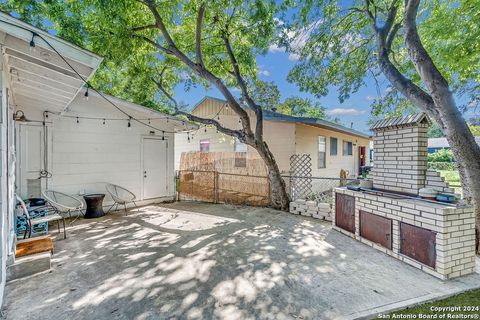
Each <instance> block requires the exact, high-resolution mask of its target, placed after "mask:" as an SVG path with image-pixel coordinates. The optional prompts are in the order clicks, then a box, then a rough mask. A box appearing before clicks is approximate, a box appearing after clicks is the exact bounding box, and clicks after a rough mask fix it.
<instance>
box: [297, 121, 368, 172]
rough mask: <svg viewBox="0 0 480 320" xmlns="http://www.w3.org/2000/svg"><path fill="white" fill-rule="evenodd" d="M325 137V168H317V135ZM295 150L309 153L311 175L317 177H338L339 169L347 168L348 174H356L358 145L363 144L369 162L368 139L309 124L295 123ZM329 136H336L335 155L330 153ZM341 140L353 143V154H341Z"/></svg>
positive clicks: (298, 152) (299, 152)
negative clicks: (310, 157)
mask: <svg viewBox="0 0 480 320" xmlns="http://www.w3.org/2000/svg"><path fill="white" fill-rule="evenodd" d="M319 136H325V137H326V160H325V164H326V166H325V168H322V169H319V168H318V137H319ZM295 137H296V140H295V141H296V150H295V152H296V153H297V154H301V153H309V154H310V155H311V156H312V175H313V176H319V177H332V178H334V177H335V178H338V177H339V176H340V170H341V169H345V170H348V171H349V173H350V176H356V175H357V173H358V172H357V171H358V165H359V161H360V157H359V147H360V146H364V147H365V152H366V165H368V164H369V152H370V140H369V139H366V138H363V137H359V136H354V135H349V134H345V133H340V132H336V131H333V130H328V129H324V128H318V127H314V126H310V125H304V124H297V125H296V135H295ZM330 137H333V138H337V155H336V156H335V155H330ZM343 141H350V142H352V143H353V155H351V156H348V155H343Z"/></svg>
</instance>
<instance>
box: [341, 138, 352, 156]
mask: <svg viewBox="0 0 480 320" xmlns="http://www.w3.org/2000/svg"><path fill="white" fill-rule="evenodd" d="M343 155H344V156H351V155H353V144H352V143H351V142H350V141H343Z"/></svg>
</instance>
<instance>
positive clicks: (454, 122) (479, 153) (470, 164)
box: [404, 0, 480, 252]
mask: <svg viewBox="0 0 480 320" xmlns="http://www.w3.org/2000/svg"><path fill="white" fill-rule="evenodd" d="M419 3H420V1H419V0H408V1H406V2H405V13H404V29H405V44H406V46H407V49H408V53H409V56H410V59H411V61H412V62H413V65H414V66H415V69H416V70H417V72H418V74H419V76H420V78H421V79H422V81H423V82H424V84H425V86H426V88H427V89H428V92H429V94H430V97H431V99H432V101H433V103H434V105H435V108H434V109H433V110H432V109H431V108H427V109H426V110H425V111H426V112H427V114H428V115H429V116H430V117H432V118H433V119H435V120H436V121H437V122H438V124H439V125H440V126H441V127H442V129H443V133H444V134H445V136H446V138H447V141H448V143H449V145H450V148H451V150H452V152H453V155H454V157H455V161H456V162H457V163H458V166H459V171H460V172H461V174H462V176H464V177H463V178H464V179H465V178H466V181H464V183H465V182H466V184H468V188H467V190H468V192H469V196H470V197H471V201H472V202H473V205H474V207H475V213H476V215H475V226H476V234H477V237H476V243H477V246H476V247H477V248H476V249H477V252H478V241H479V238H478V236H479V232H480V146H479V145H478V144H477V143H476V142H475V138H474V136H473V134H472V132H471V131H470V129H469V128H468V125H467V123H466V121H465V119H464V118H463V117H462V114H461V113H460V111H459V110H458V108H457V106H456V104H455V99H454V98H453V94H452V92H451V91H450V87H449V84H448V82H447V80H446V79H445V78H444V77H443V75H442V74H441V73H440V71H439V70H438V68H437V67H436V65H435V63H434V62H433V60H432V59H431V57H430V55H429V54H428V52H427V51H426V50H425V48H424V47H423V44H422V42H421V40H420V36H419V34H418V31H417V26H416V17H417V10H418V6H419ZM468 200H470V199H467V201H468Z"/></svg>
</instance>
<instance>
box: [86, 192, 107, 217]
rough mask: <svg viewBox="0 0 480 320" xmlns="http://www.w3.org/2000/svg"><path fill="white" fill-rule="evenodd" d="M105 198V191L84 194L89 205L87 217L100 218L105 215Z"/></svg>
mask: <svg viewBox="0 0 480 320" xmlns="http://www.w3.org/2000/svg"><path fill="white" fill-rule="evenodd" d="M103 198H105V194H103V193H95V194H86V195H84V196H83V199H85V203H86V205H87V210H86V211H85V216H84V218H85V219H92V218H100V217H103V216H104V215H105V212H103Z"/></svg>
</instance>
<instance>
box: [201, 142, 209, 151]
mask: <svg viewBox="0 0 480 320" xmlns="http://www.w3.org/2000/svg"><path fill="white" fill-rule="evenodd" d="M205 143H206V144H207V145H208V147H207V151H205V150H202V144H205ZM199 147H200V152H210V139H201V140H200V143H199Z"/></svg>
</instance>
